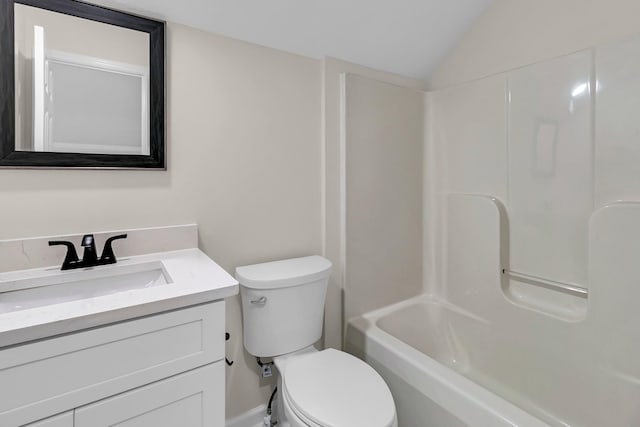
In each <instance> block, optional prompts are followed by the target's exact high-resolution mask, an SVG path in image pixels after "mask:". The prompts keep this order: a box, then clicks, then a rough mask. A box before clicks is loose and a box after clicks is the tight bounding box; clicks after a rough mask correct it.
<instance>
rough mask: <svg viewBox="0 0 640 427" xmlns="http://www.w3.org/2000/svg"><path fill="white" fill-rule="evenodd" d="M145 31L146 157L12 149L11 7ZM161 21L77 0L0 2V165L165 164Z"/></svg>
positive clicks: (120, 166) (98, 166) (90, 166)
mask: <svg viewBox="0 0 640 427" xmlns="http://www.w3.org/2000/svg"><path fill="white" fill-rule="evenodd" d="M16 3H19V4H23V5H27V6H33V7H37V8H39V9H46V10H50V11H52V12H59V13H63V14H65V15H71V16H76V17H78V18H84V19H89V20H92V21H96V22H102V23H105V24H111V25H116V26H119V27H124V28H129V29H132V30H137V31H142V32H145V33H148V34H149V113H150V114H149V119H150V123H149V146H150V155H148V156H144V155H129V154H87V153H54V152H33V151H16V150H15V147H16V141H15V65H14V55H15V52H14V49H15V45H14V40H15V39H14V5H15V4H16ZM165 151H166V147H165V23H164V22H163V21H157V20H154V19H148V18H143V17H140V16H136V15H131V14H129V13H125V12H120V11H116V10H113V9H108V8H105V7H102V6H97V5H94V4H89V3H84V2H80V1H76V0H0V168H79V169H144V170H147V169H159V170H166V163H165Z"/></svg>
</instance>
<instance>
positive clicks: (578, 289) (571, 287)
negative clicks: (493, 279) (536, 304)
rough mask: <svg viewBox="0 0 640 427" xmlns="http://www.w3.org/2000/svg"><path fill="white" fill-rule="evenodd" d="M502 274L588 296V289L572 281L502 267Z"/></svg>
mask: <svg viewBox="0 0 640 427" xmlns="http://www.w3.org/2000/svg"><path fill="white" fill-rule="evenodd" d="M502 274H504V275H506V276H508V277H510V278H512V279H516V280H518V281H521V282H524V283H528V284H530V285H535V286H540V287H543V288H547V289H551V290H555V291H560V292H565V293H568V294H572V295H577V296H579V297H583V298H587V297H588V296H589V289H587V288H584V287H582V286H578V285H576V284H573V283H564V282H558V281H556V280H548V279H543V278H542V277H537V276H532V275H530V274H524V273H518V272H517V271H511V270H507V269H506V268H503V269H502Z"/></svg>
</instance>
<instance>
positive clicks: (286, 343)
mask: <svg viewBox="0 0 640 427" xmlns="http://www.w3.org/2000/svg"><path fill="white" fill-rule="evenodd" d="M330 274H331V262H330V261H329V260H328V259H326V258H323V257H321V256H317V255H314V256H308V257H303V258H293V259H286V260H281V261H273V262H266V263H263V264H255V265H247V266H244V267H238V268H236V278H237V279H238V282H240V296H241V299H242V321H243V333H244V347H245V348H246V350H247V351H248V352H249V353H250V354H252V355H254V356H258V357H273V356H279V355H282V354H287V353H291V352H294V351H297V350H300V349H303V348H305V347H308V346H310V345H312V344H313V343H315V342H316V341H318V339H320V336H321V335H322V325H323V319H324V303H325V297H326V294H327V285H328V283H329V275H330Z"/></svg>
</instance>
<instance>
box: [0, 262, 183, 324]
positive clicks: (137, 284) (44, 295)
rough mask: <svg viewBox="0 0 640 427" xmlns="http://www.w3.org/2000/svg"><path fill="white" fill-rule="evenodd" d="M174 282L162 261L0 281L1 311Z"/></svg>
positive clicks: (2, 312) (24, 308) (29, 307)
mask: <svg viewBox="0 0 640 427" xmlns="http://www.w3.org/2000/svg"><path fill="white" fill-rule="evenodd" d="M171 283H173V281H172V280H171V277H170V276H169V274H168V273H167V271H166V269H165V268H164V265H163V264H162V262H161V261H154V262H146V263H139V264H129V265H124V266H120V265H109V266H102V267H96V268H88V269H83V270H75V271H65V272H61V271H49V274H47V275H44V276H41V277H29V278H24V279H18V280H10V281H0V314H4V313H10V312H15V311H21V310H27V309H31V308H36V307H43V306H48V305H53V304H60V303H64V302H69V301H76V300H83V299H88V298H95V297H100V296H105V295H111V294H116V293H119V292H126V291H131V290H136V289H144V288H151V287H156V286H166V285H169V284H171Z"/></svg>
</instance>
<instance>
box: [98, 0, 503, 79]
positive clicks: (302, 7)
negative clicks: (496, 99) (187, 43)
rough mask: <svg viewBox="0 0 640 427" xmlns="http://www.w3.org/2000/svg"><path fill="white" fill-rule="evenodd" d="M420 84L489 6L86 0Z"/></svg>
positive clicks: (481, 0) (410, 0)
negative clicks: (401, 76) (408, 79)
mask: <svg viewBox="0 0 640 427" xmlns="http://www.w3.org/2000/svg"><path fill="white" fill-rule="evenodd" d="M90 1H91V2H92V3H97V4H101V5H105V6H110V7H114V8H117V9H121V10H127V11H130V12H136V13H140V14H144V15H148V16H151V17H155V18H161V19H164V20H167V21H171V22H177V23H180V24H184V25H188V26H191V27H195V28H199V29H203V30H206V31H210V32H213V33H217V34H222V35H225V36H228V37H232V38H236V39H240V40H244V41H247V42H251V43H256V44H259V45H263V46H268V47H272V48H275V49H280V50H284V51H288V52H292V53H297V54H300V55H305V56H310V57H314V58H322V57H324V56H330V57H334V58H339V59H343V60H346V61H350V62H354V63H357V64H360V65H365V66H368V67H371V68H375V69H378V70H383V71H389V72H393V73H398V74H401V75H404V76H408V77H414V78H418V79H421V80H425V79H426V78H427V77H428V76H429V75H430V73H431V72H432V71H433V69H434V68H435V67H436V65H437V64H438V63H439V61H440V60H441V59H442V58H443V57H444V56H445V55H446V53H447V52H448V51H449V50H450V49H452V48H453V46H454V45H455V43H456V42H457V40H458V39H459V38H460V37H461V36H462V35H463V34H464V33H465V31H466V30H467V29H468V27H469V26H470V25H471V23H472V22H473V21H474V19H475V18H477V17H478V16H479V15H480V14H481V13H482V12H483V11H484V9H485V8H486V7H487V6H488V4H489V3H490V0H316V1H310V0H182V1H175V0H90Z"/></svg>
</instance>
